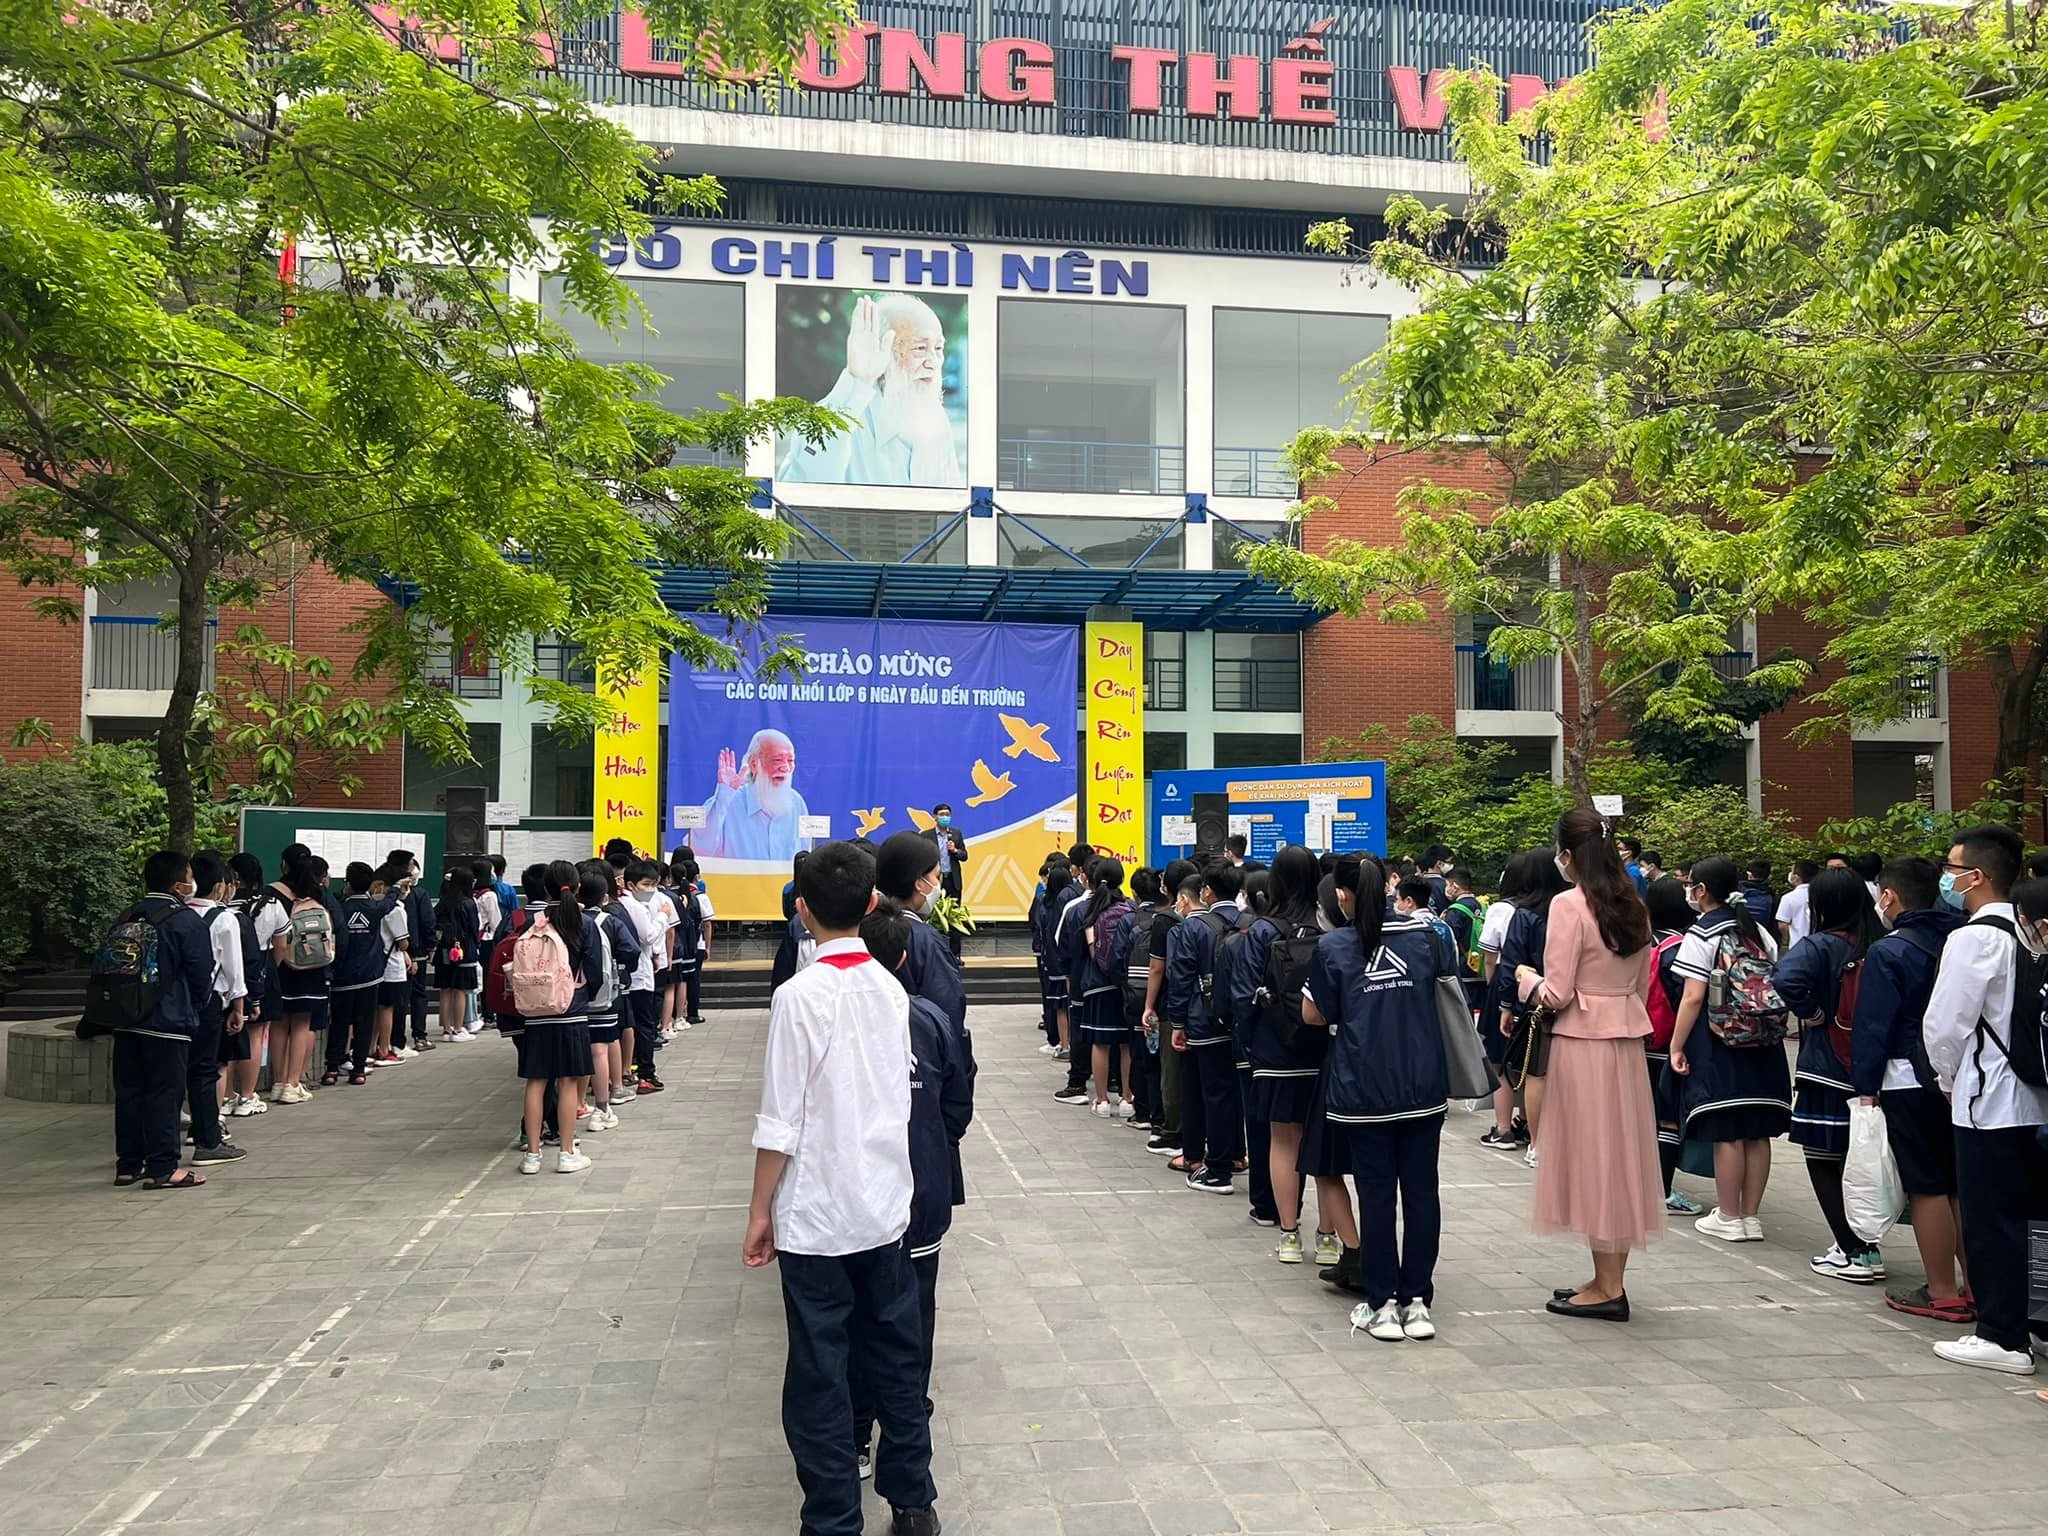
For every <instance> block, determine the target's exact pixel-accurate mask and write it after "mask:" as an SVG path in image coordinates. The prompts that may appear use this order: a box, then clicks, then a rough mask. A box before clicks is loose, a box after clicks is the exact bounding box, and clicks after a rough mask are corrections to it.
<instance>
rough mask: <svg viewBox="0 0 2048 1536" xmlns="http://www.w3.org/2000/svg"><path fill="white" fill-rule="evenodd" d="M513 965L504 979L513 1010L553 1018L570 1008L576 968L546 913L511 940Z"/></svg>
mask: <svg viewBox="0 0 2048 1536" xmlns="http://www.w3.org/2000/svg"><path fill="white" fill-rule="evenodd" d="M511 947H512V967H511V974H510V976H509V977H508V978H507V980H508V981H509V982H510V991H511V993H512V1011H513V1012H514V1013H516V1014H518V1015H519V1016H520V1017H521V1018H523V1019H552V1018H557V1017H559V1016H560V1015H562V1014H565V1013H567V1012H568V1011H569V1003H570V1001H571V1000H572V999H573V998H574V997H575V996H576V968H575V967H574V966H573V965H572V964H570V961H569V945H568V942H567V941H566V940H565V939H563V937H562V936H561V935H560V934H559V933H557V932H555V925H554V924H553V923H551V922H549V921H548V919H547V918H546V917H545V916H542V917H538V918H535V919H534V921H533V923H532V924H531V926H529V927H528V928H527V930H526V931H525V932H524V933H522V934H520V935H519V937H518V938H516V939H514V940H513V941H512V946H511Z"/></svg>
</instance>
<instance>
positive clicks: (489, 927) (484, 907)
mask: <svg viewBox="0 0 2048 1536" xmlns="http://www.w3.org/2000/svg"><path fill="white" fill-rule="evenodd" d="M475 899H476V931H477V932H478V933H480V934H482V935H483V936H484V942H485V943H486V944H488V943H490V942H491V935H492V934H494V933H496V932H497V931H498V919H499V917H500V916H501V914H500V913H499V911H498V893H497V892H496V891H494V890H492V889H491V888H490V887H489V886H488V885H486V886H484V887H482V888H481V889H479V890H478V891H477V893H476V898H475Z"/></svg>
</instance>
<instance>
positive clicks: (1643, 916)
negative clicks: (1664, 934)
mask: <svg viewBox="0 0 2048 1536" xmlns="http://www.w3.org/2000/svg"><path fill="white" fill-rule="evenodd" d="M1557 846H1558V848H1559V849H1560V850H1561V851H1562V852H1565V853H1568V854H1570V855H1571V856H1572V874H1573V876H1574V877H1575V880H1576V882H1577V884H1578V887H1579V893H1580V894H1581V895H1582V896H1584V897H1585V898H1586V905H1587V906H1588V907H1589V908H1591V909H1592V913H1593V921H1594V922H1595V923H1597V924H1598V925H1599V927H1600V942H1601V943H1602V944H1605V945H1606V946H1607V948H1608V951H1609V952H1610V953H1612V954H1617V955H1632V954H1634V953H1636V951H1638V950H1641V949H1647V948H1649V945H1650V909H1649V908H1648V907H1646V906H1644V905H1643V898H1642V897H1641V896H1639V895H1637V894H1636V883H1635V881H1633V880H1631V879H1630V878H1629V876H1628V870H1627V869H1626V868H1624V867H1623V865H1622V862H1621V850H1620V849H1619V848H1618V847H1616V846H1615V842H1614V839H1613V838H1612V837H1610V836H1608V834H1607V823H1606V822H1605V821H1603V820H1602V819H1601V818H1600V817H1599V816H1598V815H1597V814H1596V813H1594V812H1592V811H1589V810H1587V809H1585V808H1584V807H1583V806H1579V807H1575V808H1574V809H1572V810H1569V811H1566V812H1565V813H1564V815H1562V816H1560V817H1559V818H1558V820H1557Z"/></svg>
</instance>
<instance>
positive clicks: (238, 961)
mask: <svg viewBox="0 0 2048 1536" xmlns="http://www.w3.org/2000/svg"><path fill="white" fill-rule="evenodd" d="M185 905H186V906H188V907H190V908H191V909H192V910H193V911H194V912H197V913H198V914H199V920H200V921H201V922H203V923H204V924H206V937H207V939H208V941H209V942H211V943H212V945H213V995H214V996H215V997H217V998H219V999H220V1011H221V1012H222V1013H223V1014H230V1013H232V1012H233V1011H234V1006H235V1003H236V1002H237V1001H238V1000H240V999H242V998H245V997H247V996H248V995H249V979H248V973H247V972H246V971H244V970H243V968H242V923H241V919H240V918H238V917H236V916H235V914H234V913H233V912H228V913H227V914H226V915H225V916H223V917H215V916H213V915H212V914H213V913H214V912H216V911H221V910H224V909H223V908H222V906H221V903H219V902H217V901H215V900H213V899H212V898H211V897H208V896H194V897H193V898H192V899H191V900H190V901H188V902H186V903H185ZM287 921H289V919H287ZM258 937H261V932H260V930H259V932H258Z"/></svg>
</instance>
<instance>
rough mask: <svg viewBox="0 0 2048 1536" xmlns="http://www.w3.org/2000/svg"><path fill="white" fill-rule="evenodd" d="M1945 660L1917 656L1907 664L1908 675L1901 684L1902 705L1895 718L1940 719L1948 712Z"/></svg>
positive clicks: (1936, 657)
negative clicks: (1944, 678) (1943, 672)
mask: <svg viewBox="0 0 2048 1536" xmlns="http://www.w3.org/2000/svg"><path fill="white" fill-rule="evenodd" d="M1941 678H1942V671H1941V658H1940V657H1939V656H1914V657H1912V658H1910V659H1909V660H1908V661H1907V663H1906V675H1905V676H1904V678H1902V679H1901V680H1900V682H1899V703H1898V709H1897V711H1896V714H1895V716H1894V718H1896V719H1900V720H1939V719H1942V718H1943V717H1944V716H1945V715H1946V714H1947V713H1948V709H1947V704H1946V701H1945V700H1944V699H1943V698H1942V686H1941Z"/></svg>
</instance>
